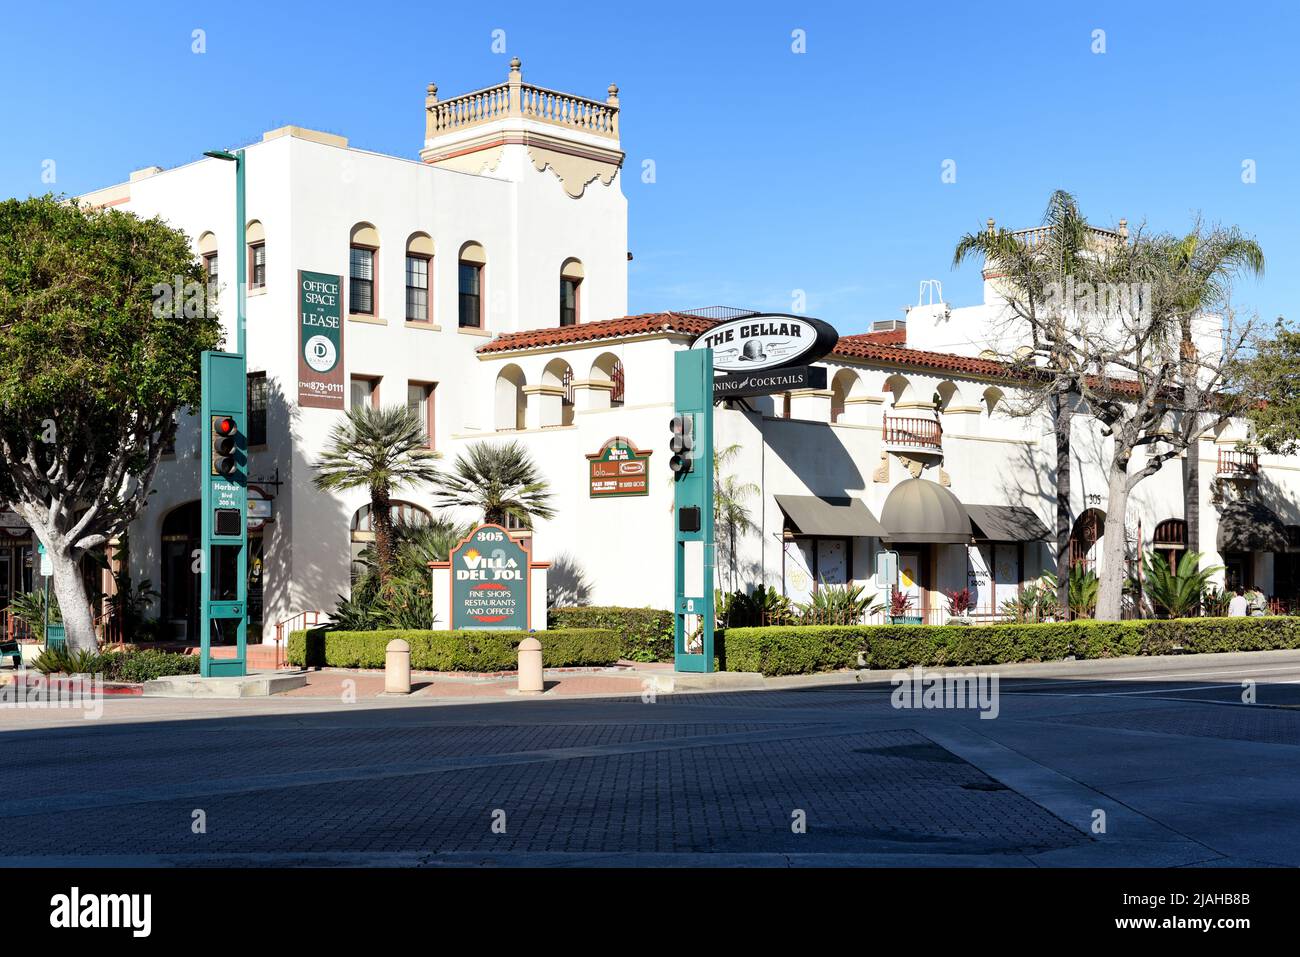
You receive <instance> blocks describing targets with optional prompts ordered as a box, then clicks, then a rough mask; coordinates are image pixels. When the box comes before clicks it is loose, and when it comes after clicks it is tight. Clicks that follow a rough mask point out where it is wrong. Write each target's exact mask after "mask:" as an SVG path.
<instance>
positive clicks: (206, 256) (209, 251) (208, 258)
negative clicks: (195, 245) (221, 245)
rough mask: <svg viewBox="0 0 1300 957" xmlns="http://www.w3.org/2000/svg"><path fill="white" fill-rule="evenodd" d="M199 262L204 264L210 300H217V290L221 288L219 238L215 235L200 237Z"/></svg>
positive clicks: (205, 234) (209, 234)
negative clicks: (218, 252) (218, 261)
mask: <svg viewBox="0 0 1300 957" xmlns="http://www.w3.org/2000/svg"><path fill="white" fill-rule="evenodd" d="M199 260H200V261H201V262H202V263H203V274H204V275H205V276H206V277H207V282H208V298H209V299H216V297H217V290H218V289H220V286H219V285H218V284H217V283H218V279H217V272H218V270H217V265H218V264H217V237H216V234H215V233H211V232H207V233H204V234H203V235H201V236H200V237H199Z"/></svg>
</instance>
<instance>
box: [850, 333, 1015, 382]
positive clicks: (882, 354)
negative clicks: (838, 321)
mask: <svg viewBox="0 0 1300 957" xmlns="http://www.w3.org/2000/svg"><path fill="white" fill-rule="evenodd" d="M879 335H881V333H865V334H863V335H857V336H841V337H840V341H839V342H838V343H836V345H835V351H834V352H832V353H831V355H834V356H846V357H849V358H853V359H876V360H879V361H881V362H893V363H897V364H899V365H908V366H921V367H922V368H926V369H942V370H944V371H948V372H965V373H969V374H971V375H986V376H997V377H998V378H1006V377H1007V376H1008V375H1009V374H1010V369H1009V368H1008V367H1007V365H1006V364H1005V363H1003V362H998V361H997V360H996V359H976V358H974V357H972V356H958V355H952V354H951V353H947V352H927V351H925V350H924V349H908V348H906V347H905V346H894V345H881V343H880V340H879V339H878V338H876V337H877V336H879Z"/></svg>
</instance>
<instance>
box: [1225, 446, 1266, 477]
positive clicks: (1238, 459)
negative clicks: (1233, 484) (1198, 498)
mask: <svg viewBox="0 0 1300 957" xmlns="http://www.w3.org/2000/svg"><path fill="white" fill-rule="evenodd" d="M1218 472H1219V474H1220V475H1227V476H1234V475H1241V476H1250V477H1253V476H1255V475H1257V474H1258V473H1259V453H1258V452H1256V451H1255V450H1254V449H1219V468H1218Z"/></svg>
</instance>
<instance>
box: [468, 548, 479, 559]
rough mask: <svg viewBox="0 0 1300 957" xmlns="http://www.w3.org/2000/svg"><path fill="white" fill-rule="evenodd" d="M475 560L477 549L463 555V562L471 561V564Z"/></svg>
mask: <svg viewBox="0 0 1300 957" xmlns="http://www.w3.org/2000/svg"><path fill="white" fill-rule="evenodd" d="M476 558H478V549H476V548H471V549H470V550H469V551H467V552H466V553H465V560H466V561H471V562H472V561H474V559H476Z"/></svg>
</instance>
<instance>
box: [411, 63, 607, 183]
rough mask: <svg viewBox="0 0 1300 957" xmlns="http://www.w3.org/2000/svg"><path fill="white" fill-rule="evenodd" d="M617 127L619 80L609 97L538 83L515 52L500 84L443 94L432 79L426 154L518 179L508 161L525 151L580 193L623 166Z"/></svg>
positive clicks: (450, 165) (450, 164)
mask: <svg viewBox="0 0 1300 957" xmlns="http://www.w3.org/2000/svg"><path fill="white" fill-rule="evenodd" d="M618 125H619V106H618V87H617V86H614V85H613V84H610V87H609V95H608V97H607V98H606V99H605V101H604V102H601V101H599V100H590V99H586V98H585V97H581V96H574V95H572V94H569V93H559V92H557V91H555V90H548V89H545V88H544V87H540V86H534V85H532V84H530V83H525V82H524V80H523V73H522V72H521V70H520V62H519V58H518V57H516V58H514V59H513V60H511V61H510V74H509V76H508V77H507V79H506V82H505V83H501V84H498V85H497V86H490V87H487V88H485V89H482V90H475V91H473V92H472V93H465V94H462V95H461V96H457V97H453V98H452V99H449V100H439V99H438V87H437V84H434V83H430V84H429V88H428V92H427V95H426V97H425V128H424V149H422V150H421V151H420V159H422V160H423V161H424V162H426V163H429V164H431V165H433V166H440V167H444V168H447V169H455V170H460V171H462V172H467V173H484V172H493V173H496V174H497V175H502V176H505V177H506V178H511V179H513V178H516V176H517V175H518V172H519V170H518V168H517V166H516V164H514V163H511V162H509V160H510V159H511V158H512V154H523V155H524V156H526V158H527V160H528V162H530V163H531V164H532V165H533V167H534V168H535V169H536V170H537V171H539V172H541V171H544V170H546V169H548V168H549V169H550V171H551V172H552V173H553V174H554V175H555V176H556V177H557V178H558V179H559V181H560V183H561V185H562V186H563V187H564V191H565V192H566V193H568V194H569V196H571V197H573V198H574V199H577V198H579V197H581V196H582V195H583V193H584V191H585V190H586V189H587V187H588V186H589V185H590V184H591V183H592V182H593V181H595V180H600V182H601V183H603V184H604V185H606V186H609V185H610V184H611V183H612V182H613V180H614V177H615V176H616V175H617V174H618V170H619V168H620V167H621V166H622V165H623V152H622V151H621V150H620V149H619V140H618Z"/></svg>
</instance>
